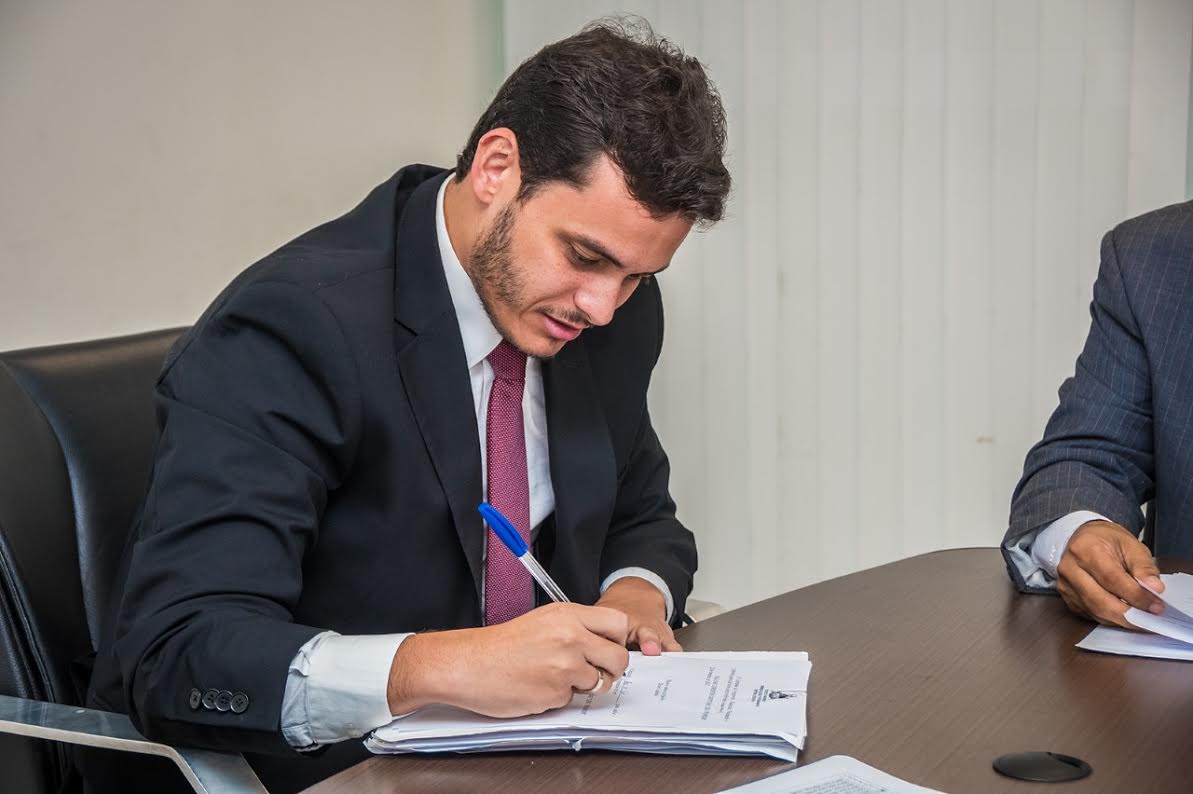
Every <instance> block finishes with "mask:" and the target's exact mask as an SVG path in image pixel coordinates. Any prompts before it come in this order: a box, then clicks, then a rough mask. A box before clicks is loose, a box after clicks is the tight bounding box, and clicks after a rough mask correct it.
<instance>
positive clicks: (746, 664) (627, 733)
mask: <svg viewBox="0 0 1193 794" xmlns="http://www.w3.org/2000/svg"><path fill="white" fill-rule="evenodd" d="M811 668H812V665H811V663H810V662H809V661H808V655H807V654H806V653H795V652H792V653H787V652H765V653H761V652H759V653H754V652H746V653H734V652H724V653H700V652H689V653H667V654H663V655H662V656H643V655H642V654H640V653H636V652H635V653H631V654H630V666H629V667H628V668H627V669H626V672H625V674H624V675H623V676H622V677H621V678H619V679H618V680H617V681H616V682H615V683H614V684H613V687H612V688H611V689H610V690H609V691H608V692H605V693H602V694H599V695H590V694H577V695H576V696H575V698H573V700H572V702H571V704H570V705H568V706H565V707H564V708H561V709H555V710H552V711H548V712H545V713H543V714H536V715H532V716H528V717H519V718H516V719H495V718H490V717H483V716H480V715H478V714H474V713H472V712H469V711H464V710H462V709H455V708H451V707H448V706H432V707H429V708H425V709H421V710H419V711H416V712H414V713H412V714H408V715H405V716H403V717H399V718H397V719H395V720H394V721H393V722H391V723H390V724H389V725H387V726H385V727H383V728H379V729H377V730H376V731H374V732H373V734H372V735H371V736H370V737H369V738H368V740H367V741H366V745H367V746H368V748H369V749H370V750H372V751H373V752H375V753H385V752H420V751H421V752H442V751H453V752H468V751H476V750H508V749H547V748H560V747H570V748H571V749H576V750H579V749H582V748H584V747H590V748H592V747H600V748H604V749H625V750H640V751H643V752H663V753H684V752H690V753H696V752H700V753H704V754H759V753H761V754H766V755H772V756H775V757H779V758H783V759H785V760H794V759H795V757H796V750H798V748H800V747H802V746H803V743H804V737H805V735H806V734H807V722H806V713H807V689H808V676H809V673H810V671H811Z"/></svg>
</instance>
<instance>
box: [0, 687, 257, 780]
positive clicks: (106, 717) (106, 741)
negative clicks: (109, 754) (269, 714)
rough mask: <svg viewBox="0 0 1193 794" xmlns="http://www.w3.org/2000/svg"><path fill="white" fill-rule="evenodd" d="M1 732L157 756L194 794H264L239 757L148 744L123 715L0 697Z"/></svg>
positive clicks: (250, 771)
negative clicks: (167, 762)
mask: <svg viewBox="0 0 1193 794" xmlns="http://www.w3.org/2000/svg"><path fill="white" fill-rule="evenodd" d="M0 733H11V734H16V735H18V736H28V737H31V738H34V739H49V740H50V741H55V742H66V743H67V744H81V745H86V746H88V747H101V748H105V749H109V750H123V751H126V752H130V753H142V754H144V755H160V756H163V757H165V758H169V759H170V760H171V761H173V762H174V763H175V764H177V766H178V769H179V770H180V771H181V772H182V774H183V775H184V776H186V779H187V781H189V782H190V784H191V786H192V787H193V788H194V789H195V791H197V792H199V794H240V792H253V793H254V794H269V793H268V792H267V791H266V790H265V786H263V785H261V781H260V780H259V779H258V778H257V775H256V773H255V772H253V769H252V767H250V766H249V765H248V762H247V761H245V760H244V758H243V757H241V756H239V755H230V754H228V753H216V752H213V751H211V750H194V749H189V748H183V747H170V746H169V745H166V744H158V743H157V742H151V741H149V740H148V739H146V738H145V737H144V736H142V735H141V734H140V733H138V732H137V729H136V728H134V727H133V724H132V721H131V720H129V718H128V717H127V716H126V715H124V714H114V713H112V712H109V711H97V710H96V709H85V708H79V707H78V706H63V705H62V704H60V703H45V702H43V701H40V700H27V699H25V698H15V697H9V696H7V695H0Z"/></svg>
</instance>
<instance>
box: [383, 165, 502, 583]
mask: <svg viewBox="0 0 1193 794" xmlns="http://www.w3.org/2000/svg"><path fill="white" fill-rule="evenodd" d="M444 178H446V176H443V177H436V178H432V179H428V180H427V181H425V182H424V183H423V184H421V185H420V186H419V187H418V188H417V189H415V191H414V192H413V193H412V194H411V196H410V199H409V200H408V202H407V203H406V206H405V208H404V209H403V212H402V220H401V223H400V225H399V227H398V240H397V263H396V265H395V271H394V290H395V292H394V319H395V320H396V324H395V329H394V342H395V348H396V350H397V359H398V369H399V371H400V372H401V375H402V384H403V386H404V387H405V390H406V397H407V399H408V400H409V402H410V409H411V411H412V412H413V413H414V416H415V420H416V422H417V423H418V429H419V432H420V433H421V434H422V438H423V443H424V444H425V445H426V448H427V452H428V454H429V455H430V458H431V463H432V464H433V465H434V467H435V473H436V476H437V477H438V478H439V484H440V486H441V487H442V488H443V492H444V494H445V495H446V497H447V501H448V505H449V506H450V508H451V514H452V520H453V523H454V524H455V528H456V534H457V536H458V537H459V539H460V545H461V546H462V547H463V549H464V556H465V557H466V558H467V559H468V567H469V569H470V570H471V572H472V580H473V584H474V585H475V587H476V593H477V599H478V602H479V598H480V592H481V573H482V571H483V562H482V555H483V551H484V532H483V525H482V523H481V518H480V515H479V514H478V513H477V512H476V506H477V505H478V504H480V501H481V499H482V497H483V492H482V486H481V468H480V466H481V462H480V461H481V455H480V440H479V439H478V437H477V431H476V412H475V409H474V407H473V403H472V386H471V383H470V382H469V378H468V362H467V360H466V359H465V357H464V343H463V341H462V339H461V336H460V325H459V323H458V321H457V320H456V312H455V308H454V306H453V305H452V300H451V293H450V292H449V291H448V288H447V279H446V277H445V276H444V273H443V263H442V261H441V259H440V257H439V242H438V238H437V237H436V233H435V204H436V197H437V195H438V191H439V186H440V185H441V184H442V182H443V179H444Z"/></svg>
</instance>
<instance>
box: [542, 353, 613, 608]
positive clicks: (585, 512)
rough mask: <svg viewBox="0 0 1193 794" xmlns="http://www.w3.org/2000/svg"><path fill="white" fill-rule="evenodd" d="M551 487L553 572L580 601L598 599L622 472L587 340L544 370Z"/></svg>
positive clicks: (556, 357) (564, 586)
mask: <svg viewBox="0 0 1193 794" xmlns="http://www.w3.org/2000/svg"><path fill="white" fill-rule="evenodd" d="M543 389H544V392H545V394H544V397H545V400H546V405H547V438H548V442H547V443H548V447H549V451H550V458H551V484H552V487H553V488H554V491H555V530H556V540H555V554H554V556H553V561H552V566H551V567H552V569H553V570H552V573H553V574H554V575H556V576H557V578H558V579H559V583H560V586H561V587H562V588H563V589H564V591H565V592H568V593H569V595H571V596H572V597H574V598H583V599H586V600H587V599H589V598H595V597H596V594H597V588H598V586H599V584H600V583H599V582H598V581H596V576H597V571H598V567H599V561H600V555H601V549H602V548H603V547H604V539H605V532H606V530H607V529H608V526H609V520H610V518H611V516H612V512H613V502H614V495H615V492H616V487H617V470H616V463H615V461H614V457H613V443H612V441H611V440H610V437H609V428H608V425H607V423H606V421H605V416H604V411H602V409H601V405H600V402H599V400H598V399H597V391H596V384H595V382H594V379H593V374H592V368H591V366H590V365H589V360H588V353H587V350H586V348H585V345H584V339H583V337H581V338H580V339H577V340H575V341H573V342H569V343H568V344H567V345H565V346H564V348H563V349H562V350H561V351H560V352H559V354H558V355H556V356H555V358H554V359H552V360H551V361H548V362H546V363H545V364H544V366H543Z"/></svg>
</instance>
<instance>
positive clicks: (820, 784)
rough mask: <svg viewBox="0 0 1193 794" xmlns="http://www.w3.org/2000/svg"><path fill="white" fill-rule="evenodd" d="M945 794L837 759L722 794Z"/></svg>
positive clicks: (842, 758)
mask: <svg viewBox="0 0 1193 794" xmlns="http://www.w3.org/2000/svg"><path fill="white" fill-rule="evenodd" d="M731 792H732V794H942V792H939V791H936V790H935V789H930V788H924V787H923V786H917V785H915V784H914V783H908V782H907V781H905V780H900V779H899V778H897V777H894V776H893V775H888V774H887V773H886V772H882V771H879V770H877V769H875V768H874V767H872V766H868V765H866V764H863V763H862V762H861V761H859V760H857V759H856V758H850V757H849V756H847V755H834V756H831V757H829V758H825V759H823V760H821V761H817V762H815V763H813V764H808V765H807V766H804V767H800V768H799V769H792V770H791V771H789V772H780V773H779V774H777V775H773V776H771V777H767V778H763V779H762V780H755V781H754V782H753V783H747V784H746V785H744V786H738V787H737V788H731V789H725V790H724V791H722V792H721V793H720V794H730V793H731Z"/></svg>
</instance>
